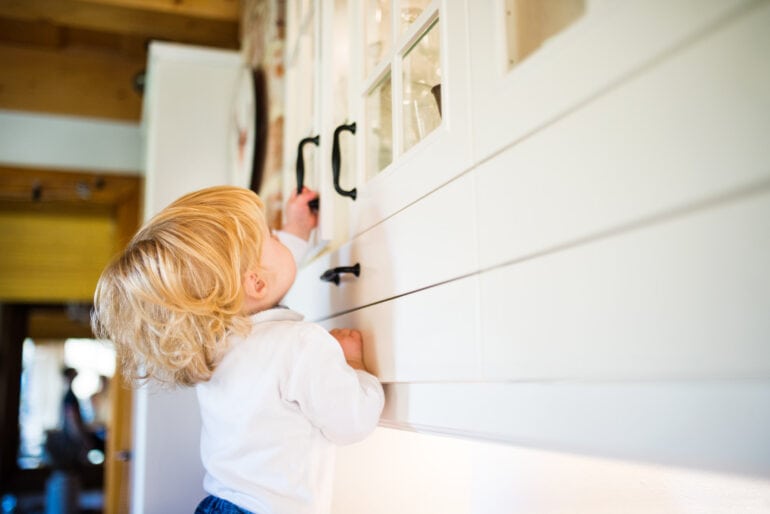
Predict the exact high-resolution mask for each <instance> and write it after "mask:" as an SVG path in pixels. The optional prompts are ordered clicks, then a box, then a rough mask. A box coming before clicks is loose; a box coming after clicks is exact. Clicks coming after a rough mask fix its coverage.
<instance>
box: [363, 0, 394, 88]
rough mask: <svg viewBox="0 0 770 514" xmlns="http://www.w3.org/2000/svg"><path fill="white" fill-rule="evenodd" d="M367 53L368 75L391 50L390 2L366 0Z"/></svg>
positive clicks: (385, 0)
mask: <svg viewBox="0 0 770 514" xmlns="http://www.w3.org/2000/svg"><path fill="white" fill-rule="evenodd" d="M364 14H365V16H366V18H365V19H366V48H365V51H366V55H365V57H364V60H365V70H364V71H365V73H366V74H367V75H368V74H369V73H370V72H371V71H372V70H373V69H374V67H375V66H376V65H377V64H378V63H380V62H382V59H383V57H384V56H386V55H387V54H388V53H389V52H390V39H391V32H392V31H391V27H390V23H391V17H390V2H389V1H387V0H368V1H367V2H366V12H365V13H364Z"/></svg>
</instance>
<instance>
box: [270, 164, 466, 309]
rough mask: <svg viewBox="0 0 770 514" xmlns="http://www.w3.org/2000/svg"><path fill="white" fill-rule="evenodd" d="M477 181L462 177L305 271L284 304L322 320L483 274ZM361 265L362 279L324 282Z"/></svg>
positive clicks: (319, 260) (309, 266) (342, 278)
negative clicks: (329, 273)
mask: <svg viewBox="0 0 770 514" xmlns="http://www.w3.org/2000/svg"><path fill="white" fill-rule="evenodd" d="M474 197H475V196H474V188H473V181H472V178H471V177H470V176H468V175H466V176H462V177H460V178H458V179H457V180H455V181H453V182H450V183H449V184H447V185H446V186H444V187H442V188H441V189H439V190H438V191H436V192H434V193H433V194H431V195H429V196H427V197H425V198H424V199H422V200H421V201H419V202H417V203H415V204H413V205H411V206H410V207H408V208H407V209H405V210H403V211H401V212H399V213H398V214H396V215H395V216H393V217H392V218H390V219H388V220H386V221H385V222H383V223H381V224H379V225H376V226H375V227H373V228H372V229H371V230H368V231H366V232H364V233H363V234H361V235H360V236H358V237H356V238H355V239H353V240H352V241H351V242H349V243H347V244H346V245H344V246H343V247H341V248H340V249H339V250H338V251H336V252H334V253H331V254H327V255H325V256H322V257H321V258H319V259H317V260H316V261H313V262H312V263H311V264H310V265H308V266H306V267H305V268H304V269H302V270H301V271H300V272H299V273H298V276H297V281H296V282H295V285H294V287H293V288H292V290H291V291H290V292H289V295H288V296H287V297H286V299H285V301H284V303H285V304H286V305H288V306H290V307H291V308H292V309H295V310H297V311H298V312H301V313H303V314H304V315H305V316H306V317H307V318H308V319H311V320H318V319H322V318H325V317H328V316H331V315H334V314H337V313H341V312H344V311H347V310H350V309H353V308H357V307H360V306H364V305H368V304H371V303H374V302H377V301H381V300H384V299H387V298H392V297H394V296H397V295H401V294H404V293H408V292H410V291H415V290H417V289H420V288H423V287H427V286H430V285H433V284H437V283H440V282H444V281H446V280H451V279H454V278H457V277H460V276H463V275H465V274H468V273H471V272H473V271H475V270H476V269H477V262H478V259H477V253H476V243H475V241H476V228H475V225H476V220H475V217H474V212H475V208H474V206H473V202H474ZM355 263H359V264H360V266H361V275H360V276H359V277H358V278H355V277H353V276H352V275H342V276H341V280H340V285H339V286H335V285H334V284H331V283H327V282H322V281H320V280H319V277H320V276H321V274H323V272H324V271H325V270H327V269H330V268H333V267H337V266H349V265H353V264H355Z"/></svg>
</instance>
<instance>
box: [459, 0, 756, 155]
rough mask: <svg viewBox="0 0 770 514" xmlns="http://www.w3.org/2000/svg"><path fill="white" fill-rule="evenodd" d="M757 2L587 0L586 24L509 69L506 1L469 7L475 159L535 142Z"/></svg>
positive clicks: (572, 28) (574, 27)
mask: <svg viewBox="0 0 770 514" xmlns="http://www.w3.org/2000/svg"><path fill="white" fill-rule="evenodd" d="M758 3H759V2H756V1H755V2H751V1H750V0H671V1H659V0H658V1H645V2H639V1H636V0H611V1H606V2H604V1H603V2H589V3H588V9H587V12H586V13H585V14H584V16H583V18H582V19H579V20H578V21H576V22H575V23H574V24H573V25H571V26H570V27H568V28H567V29H566V30H565V31H563V32H562V33H560V34H558V35H556V36H555V37H553V38H552V40H551V41H548V42H546V44H545V45H543V46H542V47H541V48H540V49H538V50H537V51H536V52H535V53H534V54H532V55H531V56H529V58H527V59H526V60H524V61H523V62H522V63H520V64H519V65H517V66H515V67H514V68H512V69H511V70H510V71H508V65H507V56H506V55H505V54H506V49H507V47H506V42H505V33H504V25H505V13H504V5H503V4H504V3H503V2H499V1H498V2H473V3H472V4H469V5H468V14H467V17H468V20H469V24H470V52H471V55H473V56H474V57H475V58H474V59H473V60H472V61H471V81H472V85H471V87H472V91H473V95H472V97H473V109H472V113H473V121H472V123H473V145H474V159H475V160H476V161H478V160H479V159H482V158H487V157H489V156H490V155H492V154H493V153H494V152H495V151H497V150H499V149H501V148H503V147H505V146H507V145H510V144H512V143H515V142H518V141H520V140H523V139H525V138H527V137H531V135H532V134H533V133H535V132H537V130H539V129H540V128H542V127H543V126H545V125H547V124H549V123H551V122H553V121H554V120H555V119H557V118H559V117H560V116H563V115H565V114H567V113H569V112H570V111H571V110H573V109H575V108H577V107H579V106H581V105H584V104H588V103H590V102H591V101H592V100H594V99H595V98H597V97H600V96H602V95H603V94H604V93H606V92H607V91H609V90H611V89H613V88H615V87H617V86H618V85H619V84H621V83H622V82H624V81H625V80H627V79H628V78H629V77H632V76H633V75H634V74H636V73H638V72H639V71H640V70H644V69H647V68H650V67H654V66H655V65H657V64H658V63H659V62H661V61H662V60H664V59H666V58H667V57H668V56H669V55H670V54H672V53H675V52H676V51H677V50H678V49H679V48H680V47H682V46H687V45H688V44H689V43H690V42H691V41H692V39H695V38H698V37H700V36H701V35H702V34H704V33H708V32H710V31H712V30H714V29H715V28H717V27H718V26H719V25H721V24H725V23H729V21H730V20H731V18H733V17H735V16H738V15H740V14H741V13H742V12H744V11H746V10H747V9H749V8H751V7H752V6H756V5H757V4H758ZM724 64H727V63H724ZM719 69H721V67H720V68H719Z"/></svg>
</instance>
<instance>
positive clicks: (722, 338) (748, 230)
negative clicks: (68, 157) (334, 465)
mask: <svg viewBox="0 0 770 514" xmlns="http://www.w3.org/2000/svg"><path fill="white" fill-rule="evenodd" d="M290 5H291V4H290ZM292 8H294V7H292ZM323 8H324V9H326V10H325V11H324V14H323V16H322V17H321V23H320V24H319V25H318V27H317V28H318V30H320V33H321V34H323V36H322V41H325V42H326V43H324V44H323V45H322V47H323V49H322V50H321V52H320V67H321V68H322V69H323V70H324V71H323V72H322V73H321V74H320V76H321V77H324V79H323V80H321V82H320V83H319V84H318V85H317V88H318V92H319V93H318V94H319V95H320V98H323V99H324V100H323V101H322V102H321V104H322V105H321V106H320V109H319V111H318V113H319V114H318V116H320V121H319V122H318V126H319V127H321V132H322V134H321V141H322V142H323V141H324V138H325V140H326V143H327V144H328V146H325V147H324V143H322V145H321V149H320V150H319V152H318V155H320V156H322V161H329V163H326V162H321V163H320V164H318V165H317V166H318V169H319V170H320V172H319V173H320V175H319V176H320V177H325V176H326V175H328V177H327V178H329V177H330V176H331V171H330V170H331V164H330V161H331V148H332V144H331V143H332V142H331V139H332V134H333V132H334V129H335V127H338V126H339V125H341V124H343V123H351V122H355V123H356V133H355V135H353V134H350V133H345V134H344V137H345V145H346V146H343V147H342V150H341V152H340V154H341V155H342V156H343V157H342V159H343V161H344V165H343V167H342V172H341V176H342V186H343V187H344V188H345V189H348V188H352V187H355V188H356V191H357V197H356V199H355V201H353V200H350V199H348V198H342V197H337V198H335V199H334V200H332V201H331V202H330V201H329V199H328V197H329V195H330V194H332V193H331V192H330V191H328V190H327V189H323V188H324V187H326V188H328V187H330V186H324V185H321V186H320V189H321V191H322V193H321V215H322V218H323V217H324V216H327V218H328V216H332V217H333V219H334V220H335V221H334V223H333V224H332V225H333V227H335V228H334V229H333V230H332V232H333V234H332V236H330V237H329V238H328V240H329V241H331V244H329V245H328V246H327V251H326V252H325V253H323V254H322V255H321V256H320V257H317V258H315V259H314V260H312V261H310V262H308V263H306V265H305V266H304V267H303V268H302V269H301V270H300V272H299V275H298V278H297V283H296V284H295V287H294V288H293V290H292V291H291V292H290V294H289V296H288V297H287V304H288V305H289V306H291V307H294V308H296V309H297V310H299V311H301V312H304V313H305V314H306V315H307V317H308V318H309V319H311V320H316V321H320V322H322V323H323V324H324V325H325V326H327V327H330V328H331V327H336V326H346V325H347V326H353V327H355V328H359V329H361V330H362V331H363V332H364V335H365V339H366V353H367V364H368V365H369V366H370V367H371V368H372V370H374V371H376V372H377V374H378V375H379V377H380V378H381V379H382V380H383V382H385V383H386V384H387V386H386V394H387V406H386V411H385V414H384V417H383V424H384V425H387V426H396V427H401V428H407V429H418V430H425V431H429V432H436V433H447V434H460V435H464V436H469V437H478V438H486V439H495V440H500V441H506V442H512V443H516V444H538V445H544V446H549V447H551V448H567V449H573V450H578V451H585V450H586V449H587V450H589V451H591V452H596V453H599V454H604V455H615V456H627V457H633V458H646V459H649V460H659V461H660V460H664V461H667V462H677V463H682V464H688V465H699V463H698V462H695V461H696V460H698V459H695V460H694V459H692V458H690V456H689V454H688V452H691V451H697V452H702V454H701V455H700V456H699V458H700V457H702V458H700V460H699V462H700V463H701V464H704V465H708V466H711V467H717V468H720V469H730V470H739V471H749V472H755V471H756V470H757V469H762V470H764V471H763V472H766V471H767V469H768V466H769V464H768V461H767V459H766V458H764V459H762V458H760V459H757V458H756V457H755V455H756V454H751V455H749V453H750V452H747V451H746V450H747V448H751V447H755V448H759V450H758V451H759V452H760V453H761V452H764V455H765V456H766V455H768V454H770V453H768V451H769V448H768V444H767V442H766V441H765V440H763V439H762V437H763V436H761V435H760V434H763V433H765V432H766V431H768V430H770V415H769V413H768V410H767V407H766V401H767V398H768V397H770V367H768V365H767V363H768V362H770V354H768V350H767V348H766V346H767V345H766V344H764V343H765V342H766V340H767V338H768V335H769V334H770V325H768V322H767V316H766V315H765V313H766V312H768V309H770V282H768V275H767V273H766V271H765V270H764V268H765V266H764V263H765V262H767V261H768V260H769V259H770V239H768V237H767V234H768V233H770V231H769V229H770V227H768V225H767V221H766V220H768V219H770V211H769V210H768V209H769V208H770V196H768V195H770V170H769V169H768V167H767V164H766V163H767V162H768V161H770V154H769V153H768V145H767V144H766V142H765V139H766V135H767V134H768V133H770V121H768V120H770V66H768V64H767V62H766V56H765V55H764V54H765V53H766V49H767V48H770V39H769V36H768V34H770V32H769V31H768V30H767V27H769V26H770V3H768V2H767V1H756V2H752V1H748V0H745V1H744V0H727V1H717V0H706V1H695V0H675V1H666V0H654V1H649V2H637V1H632V0H562V1H550V0H549V1H542V0H497V1H494V2H475V3H471V2H463V1H445V2H441V1H437V0H436V1H432V2H428V1H423V2H419V1H415V2H410V1H406V0H402V1H401V2H398V1H394V2H375V1H372V2H360V3H359V2H352V1H350V2H346V1H344V0H337V1H335V2H328V3H324V5H323ZM348 8H350V9H351V10H350V11H347V10H346V9H348ZM351 20H352V21H351ZM346 25H347V31H345V30H344V29H345V26H346ZM343 32H344V35H343ZM345 63H347V65H345ZM437 63H438V65H436V64H437ZM439 84H440V105H441V107H440V111H437V112H433V114H432V115H431V114H430V112H431V111H430V109H432V108H435V109H438V105H439V104H438V102H437V100H438V98H439V95H437V94H436V92H437V91H438V89H434V86H436V85H439ZM287 101H289V102H290V101H291V100H290V99H287ZM289 108H290V105H287V112H288V110H289ZM426 113H428V114H426ZM437 115H438V116H437ZM308 134H309V132H303V133H302V134H296V137H299V136H302V137H304V136H306V135H308ZM287 145H291V146H294V145H295V143H294V142H291V141H290V140H289V141H287ZM293 162H294V161H293V160H292V163H293ZM324 170H326V171H324ZM287 176H288V175H287ZM323 180H326V178H324V179H323ZM329 183H330V184H331V180H330V179H329ZM325 209H329V210H328V211H325ZM329 212H332V214H329ZM323 230H324V228H323V227H322V229H321V231H322V232H323ZM355 264H358V265H359V271H360V273H359V276H358V277H357V278H356V277H353V276H351V275H343V276H341V278H340V282H339V285H334V284H330V283H324V282H322V281H320V280H319V277H320V276H321V275H322V274H323V273H324V272H325V271H326V270H328V269H333V268H335V267H347V266H352V265H355ZM712 395H716V396H718V398H719V401H717V402H716V403H715V404H714V405H711V406H709V407H708V408H705V407H703V406H702V405H701V404H700V403H698V402H702V401H704V399H706V398H709V397H711V396H712ZM660 397H666V398H667V400H666V401H661V402H657V401H656V399H657V398H660ZM605 401H606V403H605ZM736 402H743V403H741V404H740V405H742V406H738V407H740V408H738V407H736V405H738V404H737V403H736ZM695 403H698V404H697V405H695ZM747 406H753V407H751V408H755V409H756V412H757V413H758V414H757V417H756V418H753V417H752V415H750V414H749V412H750V410H751V408H749V407H747ZM743 407H747V408H746V409H744V408H743ZM634 413H638V415H635V414H634ZM583 414H586V416H587V417H586V418H585V419H583V418H582V417H581V416H583ZM632 415H633V416H632ZM677 416H682V417H684V418H686V419H687V422H686V423H679V422H678V421H677ZM640 419H644V420H652V421H648V422H646V423H640V421H639V420H640ZM753 423H756V426H758V427H761V429H757V430H755V429H754V428H752V429H751V430H750V431H748V432H747V431H746V428H747V427H749V426H753V425H752V424H753ZM717 425H718V427H717ZM698 426H704V427H710V428H708V429H704V430H703V431H702V432H701V435H700V436H699V438H696V439H697V440H695V439H693V441H694V442H693V445H692V446H691V447H690V448H689V449H684V450H682V451H672V447H674V446H676V441H680V440H683V439H687V438H689V437H690V436H691V433H692V432H693V431H695V430H697V427H698ZM711 427H717V428H713V430H712V428H711ZM739 432H741V433H746V434H747V435H746V437H747V439H746V441H748V442H747V443H746V444H743V443H740V444H737V443H736V442H735V441H733V440H732V439H731V437H732V436H731V435H730V434H733V433H739ZM725 448H728V449H734V450H736V451H735V452H732V451H730V450H727V451H725V450H724V449H725Z"/></svg>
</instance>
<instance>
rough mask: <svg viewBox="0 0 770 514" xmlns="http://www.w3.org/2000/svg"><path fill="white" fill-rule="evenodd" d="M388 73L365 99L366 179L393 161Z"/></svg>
mask: <svg viewBox="0 0 770 514" xmlns="http://www.w3.org/2000/svg"><path fill="white" fill-rule="evenodd" d="M391 92H392V90H391V85H390V73H388V74H387V75H386V76H385V77H384V78H383V79H382V80H381V81H380V83H379V84H377V86H375V88H374V90H373V91H372V92H371V93H369V95H368V96H367V97H366V172H367V176H368V177H372V176H374V175H376V174H377V173H378V172H380V171H382V170H383V169H385V167H386V166H387V165H388V164H390V163H391V161H392V160H393V136H392V133H393V132H392V131H393V129H392V117H393V116H392V108H391Z"/></svg>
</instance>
